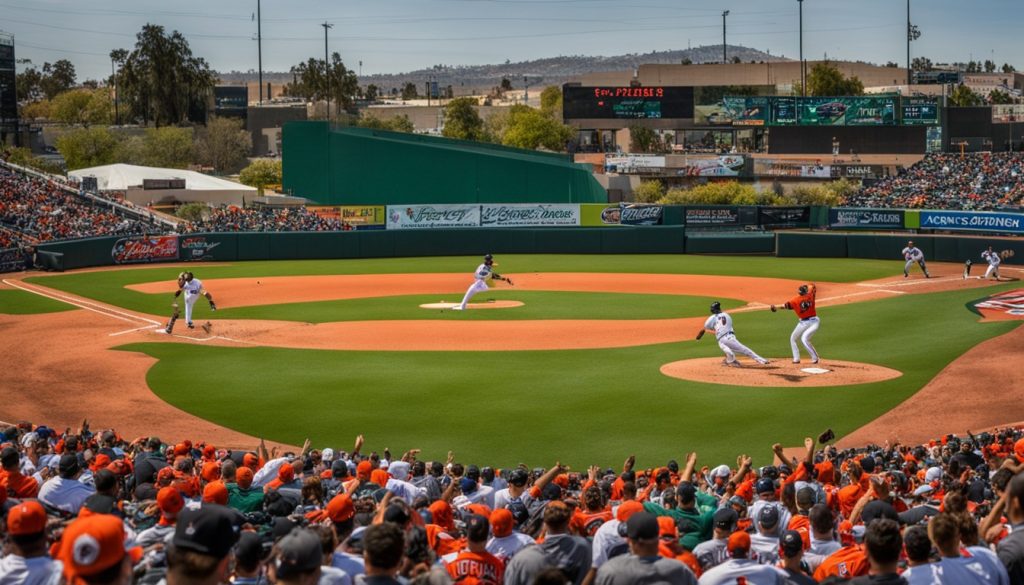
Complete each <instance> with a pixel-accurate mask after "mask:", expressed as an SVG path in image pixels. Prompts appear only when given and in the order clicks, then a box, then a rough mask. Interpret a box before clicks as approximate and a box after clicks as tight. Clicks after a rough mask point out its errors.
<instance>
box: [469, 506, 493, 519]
mask: <svg viewBox="0 0 1024 585" xmlns="http://www.w3.org/2000/svg"><path fill="white" fill-rule="evenodd" d="M466 509H467V510H469V511H470V512H472V513H474V514H476V515H477V516H483V517H484V518H490V517H491V509H490V508H489V507H488V506H487V505H486V504H470V505H468V506H466Z"/></svg>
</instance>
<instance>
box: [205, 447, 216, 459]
mask: <svg viewBox="0 0 1024 585" xmlns="http://www.w3.org/2000/svg"><path fill="white" fill-rule="evenodd" d="M216 458H217V448H216V447H214V446H213V445H207V446H205V447H203V459H210V460H213V459H216Z"/></svg>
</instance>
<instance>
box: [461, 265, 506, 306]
mask: <svg viewBox="0 0 1024 585" xmlns="http://www.w3.org/2000/svg"><path fill="white" fill-rule="evenodd" d="M495 266H497V264H495V263H494V256H491V255H490V254H487V255H485V256H484V263H483V264H481V265H480V266H477V267H476V272H474V273H473V278H474V279H475V280H474V281H473V284H471V285H469V289H468V290H467V291H466V296H464V297H462V304H460V305H459V306H457V307H452V310H453V311H465V310H466V304H467V303H468V302H469V299H471V298H473V297H474V296H475V295H476V294H477V293H482V292H484V291H485V290H488V288H489V287H488V286H487V281H488V280H504V281H505V282H507V283H509V284H512V280H511V279H509V278H507V277H504V276H502V275H500V274H498V273H497V272H495V271H494V267H495Z"/></svg>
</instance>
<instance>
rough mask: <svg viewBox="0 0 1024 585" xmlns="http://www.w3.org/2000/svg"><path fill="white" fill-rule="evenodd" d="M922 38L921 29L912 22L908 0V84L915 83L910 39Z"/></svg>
mask: <svg viewBox="0 0 1024 585" xmlns="http://www.w3.org/2000/svg"><path fill="white" fill-rule="evenodd" d="M919 38H921V31H920V30H918V28H917V27H916V26H914V25H912V24H910V0H907V86H908V87H909V86H910V84H911V83H913V71H912V70H911V68H910V41H916V40H917V39H919Z"/></svg>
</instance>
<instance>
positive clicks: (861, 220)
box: [828, 207, 903, 229]
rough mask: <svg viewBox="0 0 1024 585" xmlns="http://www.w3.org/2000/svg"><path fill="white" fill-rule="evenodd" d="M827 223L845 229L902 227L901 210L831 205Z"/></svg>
mask: <svg viewBox="0 0 1024 585" xmlns="http://www.w3.org/2000/svg"><path fill="white" fill-rule="evenodd" d="M828 225H829V227H832V228H845V229H875V228H881V229H902V228H903V210H902V209H854V208H847V209H844V208H842V207H833V208H832V209H829V210H828Z"/></svg>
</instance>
